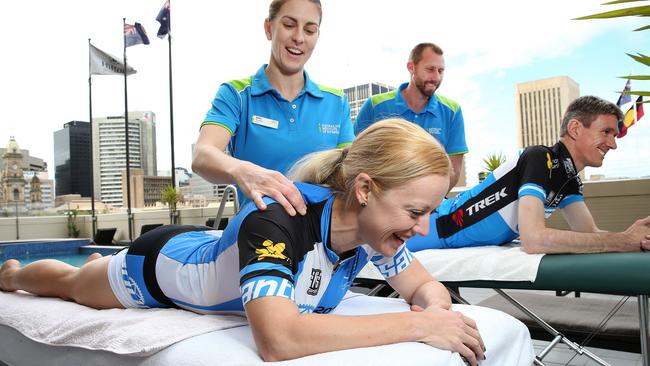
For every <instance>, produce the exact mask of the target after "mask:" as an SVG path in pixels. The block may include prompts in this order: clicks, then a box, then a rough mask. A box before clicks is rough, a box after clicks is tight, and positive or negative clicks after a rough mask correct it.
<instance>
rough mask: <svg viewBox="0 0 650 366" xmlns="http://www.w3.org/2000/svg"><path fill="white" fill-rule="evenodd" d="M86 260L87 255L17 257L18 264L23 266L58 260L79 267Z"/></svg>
mask: <svg viewBox="0 0 650 366" xmlns="http://www.w3.org/2000/svg"><path fill="white" fill-rule="evenodd" d="M86 258H88V254H58V255H47V254H46V255H27V256H25V257H18V258H15V259H18V260H19V261H20V264H21V265H23V266H25V265H27V264H29V263H32V262H36V261H37V260H41V259H58V260H60V261H63V262H66V263H68V264H71V265H73V266H75V267H81V266H82V265H83V264H84V263H85V262H86Z"/></svg>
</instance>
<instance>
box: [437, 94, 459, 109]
mask: <svg viewBox="0 0 650 366" xmlns="http://www.w3.org/2000/svg"><path fill="white" fill-rule="evenodd" d="M434 97H435V98H436V100H437V101H438V103H440V104H441V105H442V106H443V107H445V108H449V109H451V111H452V112H454V113H456V112H458V110H459V109H460V104H458V102H456V101H455V100H453V99H450V98H447V97H445V96H444V95H440V94H434Z"/></svg>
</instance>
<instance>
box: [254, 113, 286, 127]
mask: <svg viewBox="0 0 650 366" xmlns="http://www.w3.org/2000/svg"><path fill="white" fill-rule="evenodd" d="M253 123H254V124H256V125H260V126H264V127H270V128H274V129H276V130H277V128H278V125H279V124H280V122H278V121H276V120H274V119H270V118H264V117H260V116H253Z"/></svg>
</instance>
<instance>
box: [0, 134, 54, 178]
mask: <svg viewBox="0 0 650 366" xmlns="http://www.w3.org/2000/svg"><path fill="white" fill-rule="evenodd" d="M10 140H15V139H14V138H13V136H12V137H11V138H10ZM9 150H10V149H9V148H8V147H6V148H0V171H2V170H4V167H5V166H4V159H2V156H3V155H4V154H5V153H6V152H8V151H9ZM17 153H20V154H21V155H22V158H21V160H20V161H19V162H18V166H19V167H20V168H21V169H22V170H28V171H33V172H45V171H47V163H46V162H45V160H43V159H41V158H37V157H34V156H30V155H29V150H25V149H21V148H18V151H17Z"/></svg>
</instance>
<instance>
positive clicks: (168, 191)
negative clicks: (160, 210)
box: [161, 184, 183, 224]
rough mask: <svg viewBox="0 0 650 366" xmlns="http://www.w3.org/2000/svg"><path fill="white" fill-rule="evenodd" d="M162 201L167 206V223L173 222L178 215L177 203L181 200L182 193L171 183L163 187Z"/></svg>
mask: <svg viewBox="0 0 650 366" xmlns="http://www.w3.org/2000/svg"><path fill="white" fill-rule="evenodd" d="M161 194H162V201H163V202H165V203H166V204H167V206H168V207H169V223H170V224H175V223H176V218H177V216H178V211H177V204H178V203H179V202H183V194H182V193H180V192H179V191H178V190H177V189H176V187H174V186H172V185H171V184H170V185H168V186H167V187H165V188H164V189H163V190H162V192H161Z"/></svg>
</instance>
